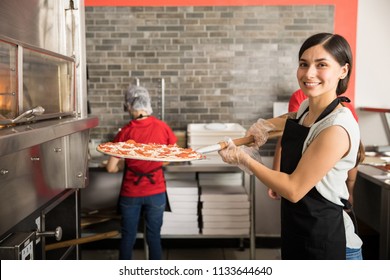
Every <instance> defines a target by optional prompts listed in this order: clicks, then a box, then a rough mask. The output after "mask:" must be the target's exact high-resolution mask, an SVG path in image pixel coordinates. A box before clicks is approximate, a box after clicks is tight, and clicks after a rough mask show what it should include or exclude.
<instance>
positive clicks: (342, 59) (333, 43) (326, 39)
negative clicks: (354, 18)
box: [298, 33, 352, 95]
mask: <svg viewBox="0 0 390 280" xmlns="http://www.w3.org/2000/svg"><path fill="white" fill-rule="evenodd" d="M316 45H322V46H323V47H324V49H325V50H326V51H327V52H329V53H330V54H331V55H332V56H333V57H334V59H335V60H336V61H337V62H338V63H339V64H340V65H341V66H344V65H345V64H346V63H348V64H349V68H348V74H347V76H346V77H345V78H344V79H341V80H340V81H339V84H338V85H337V89H336V94H337V95H340V94H343V93H344V92H345V91H346V90H347V88H348V82H349V78H350V77H351V72H352V51H351V47H350V46H349V44H348V42H347V40H345V38H344V37H343V36H340V35H338V34H331V33H318V34H315V35H313V36H311V37H309V38H308V39H306V41H305V42H304V43H303V44H302V46H301V49H300V50H299V56H298V59H300V58H301V56H302V54H303V53H304V52H305V51H306V50H307V49H309V48H311V47H314V46H316Z"/></svg>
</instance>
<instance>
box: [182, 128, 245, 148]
mask: <svg viewBox="0 0 390 280" xmlns="http://www.w3.org/2000/svg"><path fill="white" fill-rule="evenodd" d="M245 133H246V130H245V128H244V127H242V126H241V125H239V124H237V123H208V124H204V123H193V124H188V126H187V146H188V147H191V148H193V146H199V145H202V146H207V145H212V144H216V143H218V142H221V141H225V140H227V139H228V138H232V139H234V138H240V137H243V136H245Z"/></svg>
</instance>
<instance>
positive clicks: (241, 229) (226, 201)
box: [199, 173, 250, 235]
mask: <svg viewBox="0 0 390 280" xmlns="http://www.w3.org/2000/svg"><path fill="white" fill-rule="evenodd" d="M235 174H240V173H231V174H224V175H225V176H227V177H226V178H225V179H221V178H219V180H218V174H217V176H216V178H215V182H214V183H213V182H212V180H211V179H210V180H201V177H202V176H201V175H202V174H199V177H200V183H199V185H200V204H201V217H200V220H201V232H202V234H204V235H248V234H249V230H250V216H249V212H250V201H249V196H248V194H247V191H246V189H245V187H244V186H243V185H242V184H240V181H239V180H238V179H235V178H234V177H228V175H230V176H232V175H235ZM204 175H206V174H204ZM220 176H222V174H221V175H220Z"/></svg>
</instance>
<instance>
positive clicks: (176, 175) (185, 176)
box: [164, 172, 196, 182]
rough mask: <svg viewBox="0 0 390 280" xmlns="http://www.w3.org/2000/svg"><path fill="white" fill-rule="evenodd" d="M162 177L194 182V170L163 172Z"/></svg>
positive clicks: (168, 179) (167, 179)
mask: <svg viewBox="0 0 390 280" xmlns="http://www.w3.org/2000/svg"><path fill="white" fill-rule="evenodd" d="M164 177H165V180H166V181H170V180H182V181H188V182H193V181H195V182H196V173H195V172H165V173H164Z"/></svg>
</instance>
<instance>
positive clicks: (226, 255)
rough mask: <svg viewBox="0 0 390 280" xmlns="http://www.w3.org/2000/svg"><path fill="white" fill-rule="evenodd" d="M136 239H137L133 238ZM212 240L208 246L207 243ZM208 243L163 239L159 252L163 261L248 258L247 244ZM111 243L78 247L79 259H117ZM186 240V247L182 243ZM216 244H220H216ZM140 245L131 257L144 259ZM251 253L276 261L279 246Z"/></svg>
mask: <svg viewBox="0 0 390 280" xmlns="http://www.w3.org/2000/svg"><path fill="white" fill-rule="evenodd" d="M137 242H138V241H137ZM210 242H212V243H214V245H212V246H210V244H207V243H210ZM210 242H203V244H201V243H202V242H199V241H197V240H181V242H179V243H177V242H176V243H175V242H174V241H166V240H165V241H164V240H163V254H164V257H163V259H164V260H249V259H250V250H249V248H248V247H247V246H245V248H242V247H240V246H239V245H237V246H234V244H233V243H234V241H233V240H229V241H226V240H218V239H216V240H213V241H211V240H210ZM113 243H115V244H116V245H114V244H111V246H106V245H98V244H97V245H96V246H94V247H92V246H88V247H85V246H81V259H82V260H117V259H118V256H119V252H118V250H117V249H116V248H113V246H117V245H119V244H117V242H113ZM185 243H187V246H185ZM218 243H220V244H221V245H222V246H221V247H218V246H217V244H218ZM142 247H143V246H142V244H140V245H136V248H135V249H134V251H133V256H134V257H133V258H134V259H135V260H144V259H146V258H145V251H144V249H143V248H142ZM255 256H256V258H255V259H257V260H280V249H279V248H256V250H255Z"/></svg>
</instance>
